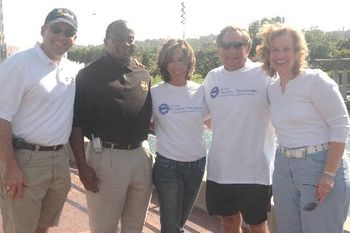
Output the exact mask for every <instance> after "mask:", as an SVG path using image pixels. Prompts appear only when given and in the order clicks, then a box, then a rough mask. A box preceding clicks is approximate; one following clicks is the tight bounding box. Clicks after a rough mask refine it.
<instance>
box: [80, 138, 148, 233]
mask: <svg viewBox="0 0 350 233" xmlns="http://www.w3.org/2000/svg"><path fill="white" fill-rule="evenodd" d="M87 161H88V164H89V165H90V166H91V167H92V168H93V169H94V170H95V172H96V175H97V177H98V179H99V180H100V185H99V192H97V193H93V192H90V191H87V193H86V201H87V207H88V215H89V225H90V230H91V233H114V232H117V228H118V222H119V221H120V222H121V232H122V233H140V232H142V228H143V223H144V221H145V215H146V212H147V208H148V203H149V200H150V197H151V192H152V187H153V185H152V164H153V157H152V155H151V153H150V152H149V150H148V149H146V148H143V147H139V148H136V149H134V150H117V149H103V151H102V152H100V153H96V152H94V151H93V149H92V143H89V145H88V149H87Z"/></svg>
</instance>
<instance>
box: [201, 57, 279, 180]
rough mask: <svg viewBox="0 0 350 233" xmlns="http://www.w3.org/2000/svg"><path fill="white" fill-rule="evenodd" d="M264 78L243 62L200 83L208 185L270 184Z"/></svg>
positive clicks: (270, 132) (271, 146)
mask: <svg viewBox="0 0 350 233" xmlns="http://www.w3.org/2000/svg"><path fill="white" fill-rule="evenodd" d="M269 83H270V77H269V76H267V75H266V74H265V72H264V71H263V70H262V69H261V68H260V66H258V65H256V64H254V63H251V62H247V63H246V66H244V67H243V68H241V69H239V70H236V71H227V70H225V69H224V67H223V66H221V67H218V68H216V69H213V70H212V71H210V72H209V73H208V75H207V77H206V78H205V80H204V82H203V87H204V92H205V100H206V103H207V107H208V110H209V113H210V117H211V124H212V131H213V136H212V144H211V146H210V150H209V154H208V180H212V181H215V182H217V183H221V184H235V183H240V184H264V185H269V184H271V183H272V172H273V160H274V159H273V158H274V152H275V135H274V129H273V128H272V125H271V121H270V112H269V103H268V97H267V87H268V85H269Z"/></svg>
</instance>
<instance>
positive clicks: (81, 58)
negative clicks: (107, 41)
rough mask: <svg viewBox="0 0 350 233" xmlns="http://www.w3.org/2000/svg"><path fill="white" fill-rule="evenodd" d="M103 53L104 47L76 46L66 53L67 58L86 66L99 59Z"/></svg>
mask: <svg viewBox="0 0 350 233" xmlns="http://www.w3.org/2000/svg"><path fill="white" fill-rule="evenodd" d="M103 52H104V46H103V45H98V46H93V45H88V46H83V45H77V46H74V47H73V48H72V49H70V50H69V51H68V58H69V59H71V60H72V61H76V62H79V63H85V64H86V65H87V64H89V63H91V62H92V61H94V60H96V59H97V58H99V57H100V56H101V55H102V54H103Z"/></svg>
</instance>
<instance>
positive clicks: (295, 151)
mask: <svg viewBox="0 0 350 233" xmlns="http://www.w3.org/2000/svg"><path fill="white" fill-rule="evenodd" d="M327 149H328V143H323V144H321V145H317V146H307V147H299V148H290V147H283V146H279V147H278V151H279V153H280V154H282V155H284V156H286V157H288V158H305V157H306V155H307V154H311V153H315V152H320V151H324V150H327Z"/></svg>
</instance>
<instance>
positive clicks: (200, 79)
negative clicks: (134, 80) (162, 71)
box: [152, 74, 204, 86]
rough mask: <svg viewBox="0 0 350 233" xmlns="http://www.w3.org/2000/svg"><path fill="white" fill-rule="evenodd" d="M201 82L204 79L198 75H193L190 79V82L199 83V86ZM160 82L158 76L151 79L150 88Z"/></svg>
mask: <svg viewBox="0 0 350 233" xmlns="http://www.w3.org/2000/svg"><path fill="white" fill-rule="evenodd" d="M203 80H204V78H203V77H202V76H201V75H199V74H195V75H193V77H192V78H191V81H193V82H196V83H199V84H202V82H203ZM161 81H162V79H161V78H160V76H159V75H157V76H154V77H152V86H153V85H156V84H157V83H159V82H161Z"/></svg>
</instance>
